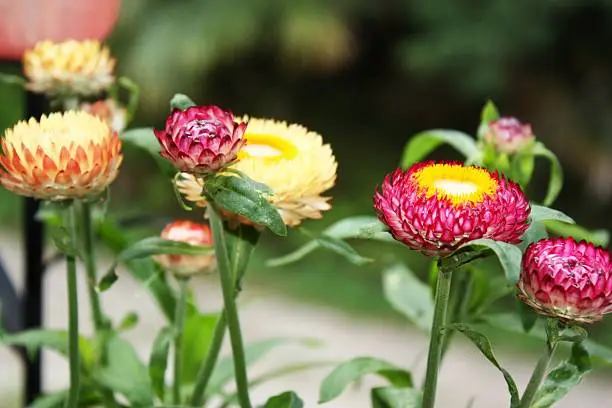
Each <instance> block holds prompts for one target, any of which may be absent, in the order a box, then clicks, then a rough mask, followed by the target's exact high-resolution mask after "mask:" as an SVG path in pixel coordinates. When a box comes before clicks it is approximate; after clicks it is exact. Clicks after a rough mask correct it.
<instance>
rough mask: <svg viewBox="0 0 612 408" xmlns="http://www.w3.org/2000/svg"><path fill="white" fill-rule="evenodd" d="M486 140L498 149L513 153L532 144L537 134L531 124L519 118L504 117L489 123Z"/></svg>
mask: <svg viewBox="0 0 612 408" xmlns="http://www.w3.org/2000/svg"><path fill="white" fill-rule="evenodd" d="M485 140H486V141H487V142H489V143H492V144H493V145H494V146H495V149H496V150H498V151H500V152H502V153H508V154H513V153H516V152H518V151H520V150H521V149H523V148H524V147H525V146H527V145H529V144H531V143H532V142H533V141H534V140H535V136H534V135H533V132H532V131H531V125H529V124H527V123H521V122H520V121H519V120H518V119H517V118H513V117H502V118H499V119H497V120H494V121H492V122H491V123H489V130H488V131H487V132H486V133H485Z"/></svg>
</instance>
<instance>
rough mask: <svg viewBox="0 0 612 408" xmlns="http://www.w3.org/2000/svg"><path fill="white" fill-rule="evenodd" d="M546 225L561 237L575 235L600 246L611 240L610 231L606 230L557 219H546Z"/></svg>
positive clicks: (578, 238) (577, 238) (576, 237)
mask: <svg viewBox="0 0 612 408" xmlns="http://www.w3.org/2000/svg"><path fill="white" fill-rule="evenodd" d="M544 225H545V226H546V228H547V229H548V230H549V231H550V232H551V233H553V234H555V235H558V236H561V237H574V238H575V239H576V240H578V241H580V240H584V241H588V242H591V243H593V244H595V245H600V246H607V245H608V243H609V242H610V233H609V232H608V231H606V230H602V229H600V230H594V231H589V230H587V229H586V228H583V227H581V226H579V225H575V224H566V223H562V222H557V221H546V222H545V223H544Z"/></svg>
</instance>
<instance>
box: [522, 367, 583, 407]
mask: <svg viewBox="0 0 612 408" xmlns="http://www.w3.org/2000/svg"><path fill="white" fill-rule="evenodd" d="M583 376H584V373H583V372H581V371H579V370H578V367H576V366H575V365H574V364H571V363H570V362H562V363H561V364H559V365H558V366H557V367H556V368H555V369H553V370H552V371H551V372H550V373H549V374H548V376H546V379H545V380H544V383H543V384H542V386H541V387H540V389H539V390H538V392H537V393H536V395H535V398H534V401H533V403H532V405H531V408H550V407H552V406H553V405H554V404H555V403H557V402H559V401H560V400H561V399H562V398H563V397H565V396H566V395H567V394H568V393H569V392H570V390H571V389H572V388H574V387H575V386H577V385H578V384H580V382H581V381H582V377H583Z"/></svg>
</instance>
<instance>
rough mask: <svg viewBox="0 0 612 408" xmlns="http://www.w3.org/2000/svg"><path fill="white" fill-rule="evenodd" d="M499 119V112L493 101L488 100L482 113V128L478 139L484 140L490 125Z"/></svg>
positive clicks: (479, 128) (480, 127)
mask: <svg viewBox="0 0 612 408" xmlns="http://www.w3.org/2000/svg"><path fill="white" fill-rule="evenodd" d="M497 119H499V111H498V109H497V106H495V104H494V103H493V101H491V100H488V101H487V103H485V106H484V107H483V108H482V112H481V113H480V126H479V127H478V139H479V140H480V139H482V138H484V135H485V133H486V132H487V130H488V129H489V123H491V122H493V121H494V120H497Z"/></svg>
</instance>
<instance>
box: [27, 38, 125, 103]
mask: <svg viewBox="0 0 612 408" xmlns="http://www.w3.org/2000/svg"><path fill="white" fill-rule="evenodd" d="M23 69H24V74H25V76H26V78H27V80H28V82H27V85H26V86H27V88H28V89H29V90H30V91H32V92H37V93H44V94H46V95H47V96H50V97H75V96H92V95H96V94H99V93H102V92H104V91H106V90H108V88H109V87H110V86H111V85H112V84H113V82H114V81H115V77H114V73H113V71H114V69H115V60H114V59H113V58H112V57H111V55H110V51H109V50H108V48H107V47H105V46H103V45H102V44H101V43H100V42H99V41H95V40H85V41H76V40H68V41H64V42H60V43H54V42H51V41H42V42H39V43H37V44H36V45H35V46H34V48H32V49H30V50H27V51H26V52H25V53H24V56H23Z"/></svg>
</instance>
